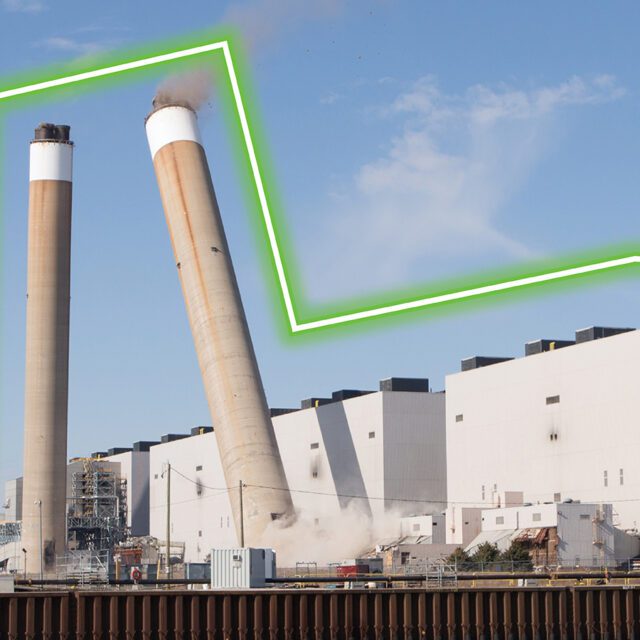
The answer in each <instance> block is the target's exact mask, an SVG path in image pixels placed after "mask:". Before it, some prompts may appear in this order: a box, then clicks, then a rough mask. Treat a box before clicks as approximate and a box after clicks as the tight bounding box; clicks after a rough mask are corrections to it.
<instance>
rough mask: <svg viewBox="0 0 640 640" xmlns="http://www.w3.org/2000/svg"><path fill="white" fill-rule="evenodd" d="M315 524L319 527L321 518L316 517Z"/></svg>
mask: <svg viewBox="0 0 640 640" xmlns="http://www.w3.org/2000/svg"><path fill="white" fill-rule="evenodd" d="M313 524H315V526H316V527H317V526H318V525H319V524H320V518H314V519H313Z"/></svg>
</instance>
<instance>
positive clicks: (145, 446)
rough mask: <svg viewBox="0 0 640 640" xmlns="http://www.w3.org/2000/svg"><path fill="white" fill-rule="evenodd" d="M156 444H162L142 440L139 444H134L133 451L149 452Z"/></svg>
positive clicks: (155, 441)
mask: <svg viewBox="0 0 640 640" xmlns="http://www.w3.org/2000/svg"><path fill="white" fill-rule="evenodd" d="M156 444H160V443H159V442H158V441H157V440H140V441H139V442H134V443H133V450H134V451H135V452H141V451H149V449H151V447H153V446H154V445H156Z"/></svg>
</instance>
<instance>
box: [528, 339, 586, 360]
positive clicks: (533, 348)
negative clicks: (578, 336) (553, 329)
mask: <svg viewBox="0 0 640 640" xmlns="http://www.w3.org/2000/svg"><path fill="white" fill-rule="evenodd" d="M574 344H575V340H546V339H544V338H542V339H540V340H533V341H531V342H527V343H526V344H525V345H524V355H525V356H534V355H535V354H536V353H544V352H545V351H555V350H556V349H563V348H564V347H570V346H572V345H574Z"/></svg>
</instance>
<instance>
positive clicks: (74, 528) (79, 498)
mask: <svg viewBox="0 0 640 640" xmlns="http://www.w3.org/2000/svg"><path fill="white" fill-rule="evenodd" d="M82 463H83V464H82V471H76V472H74V473H73V474H72V482H71V501H70V505H69V514H68V517H67V530H68V538H69V547H70V548H72V549H77V550H83V549H88V550H92V551H111V550H112V549H113V547H114V546H115V545H117V544H120V543H121V542H122V541H123V540H125V538H126V537H127V535H128V533H129V530H128V528H127V481H126V479H121V478H120V477H119V475H118V474H117V473H115V472H114V471H112V470H110V469H109V468H108V467H107V466H106V465H105V464H104V463H101V462H100V461H99V460H97V459H95V458H85V459H84V460H83V461H82Z"/></svg>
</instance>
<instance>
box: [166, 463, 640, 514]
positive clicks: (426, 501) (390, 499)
mask: <svg viewBox="0 0 640 640" xmlns="http://www.w3.org/2000/svg"><path fill="white" fill-rule="evenodd" d="M172 470H173V471H175V472H176V473H177V474H178V475H180V476H182V477H183V478H184V479H185V480H188V481H189V482H191V483H193V484H195V485H197V486H201V487H205V488H207V489H211V490H213V491H219V492H221V493H224V492H228V491H232V490H236V489H237V487H226V488H222V487H210V486H207V485H205V484H202V483H200V482H199V481H197V480H193V479H192V478H189V477H188V476H186V475H185V474H183V473H182V472H180V471H178V470H177V469H176V468H175V467H172ZM243 485H244V486H245V487H248V488H254V489H269V490H271V491H289V492H290V493H301V494H307V495H314V496H327V497H331V498H349V499H352V500H376V501H386V502H409V503H423V504H437V505H444V506H459V507H478V508H484V509H491V508H496V507H495V506H493V505H491V504H490V503H487V502H474V501H456V500H435V499H428V498H406V497H405V498H399V497H381V496H366V495H365V496H363V495H356V494H349V493H338V492H326V491H312V490H310V489H292V488H288V489H285V488H283V487H270V486H268V485H260V484H247V483H243ZM568 493H571V492H568ZM573 493H577V491H574V492H573ZM580 502H582V503H589V504H592V503H596V502H603V503H614V502H615V503H620V502H640V497H639V498H620V499H615V500H611V499H607V500H603V499H597V500H590V499H584V498H583V499H581V500H580ZM543 504H545V503H543V502H539V503H534V504H533V505H531V506H542V505H543ZM546 504H554V502H553V501H547V502H546ZM555 504H563V503H555ZM567 504H571V503H567ZM573 504H579V502H578V501H577V500H576V501H574V502H573Z"/></svg>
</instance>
